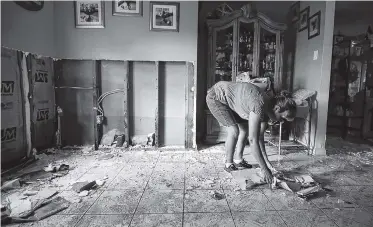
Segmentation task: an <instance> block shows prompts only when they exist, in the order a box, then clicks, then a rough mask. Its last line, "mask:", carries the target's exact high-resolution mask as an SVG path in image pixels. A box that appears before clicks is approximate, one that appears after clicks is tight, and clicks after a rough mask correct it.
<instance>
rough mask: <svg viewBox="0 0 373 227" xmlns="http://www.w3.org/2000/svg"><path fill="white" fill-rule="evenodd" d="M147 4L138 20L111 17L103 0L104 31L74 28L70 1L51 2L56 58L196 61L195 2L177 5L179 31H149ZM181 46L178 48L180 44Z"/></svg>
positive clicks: (135, 18)
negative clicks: (52, 6)
mask: <svg viewBox="0 0 373 227" xmlns="http://www.w3.org/2000/svg"><path fill="white" fill-rule="evenodd" d="M149 3H150V2H149V1H144V2H143V16H142V17H123V16H113V15H112V4H113V2H112V1H105V28H103V29H77V28H75V22H74V3H73V1H56V2H54V4H55V7H54V9H55V10H54V18H55V24H54V25H55V42H56V53H57V56H58V57H59V58H68V59H71V58H73V59H106V60H136V61H196V60H197V23H198V1H181V2H180V31H179V32H168V31H160V32H155V31H150V30H149V27H150V26H149V16H150V14H149ZM180 44H182V45H180Z"/></svg>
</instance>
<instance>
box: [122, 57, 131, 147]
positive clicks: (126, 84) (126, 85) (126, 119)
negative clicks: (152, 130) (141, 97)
mask: <svg viewBox="0 0 373 227" xmlns="http://www.w3.org/2000/svg"><path fill="white" fill-rule="evenodd" d="M129 85H130V83H129V62H128V61H124V93H123V96H124V102H123V110H124V138H125V141H126V142H127V145H130V139H129V136H130V132H129V108H128V106H129V105H128V102H129Z"/></svg>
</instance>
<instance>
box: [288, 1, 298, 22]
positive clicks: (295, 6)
mask: <svg viewBox="0 0 373 227" xmlns="http://www.w3.org/2000/svg"><path fill="white" fill-rule="evenodd" d="M299 11H300V2H296V3H294V4H293V5H292V6H291V7H290V16H291V22H293V23H294V22H297V21H298V20H299Z"/></svg>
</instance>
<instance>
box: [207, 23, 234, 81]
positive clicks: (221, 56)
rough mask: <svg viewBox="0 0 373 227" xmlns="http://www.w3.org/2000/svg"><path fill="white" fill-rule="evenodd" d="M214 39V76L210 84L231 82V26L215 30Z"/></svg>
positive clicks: (232, 58) (232, 60)
mask: <svg viewBox="0 0 373 227" xmlns="http://www.w3.org/2000/svg"><path fill="white" fill-rule="evenodd" d="M215 37H216V38H215V76H214V78H213V81H212V82H213V84H215V83H217V82H219V81H232V76H233V62H234V56H233V25H232V26H230V27H227V28H223V29H219V30H217V31H216V36H215ZM213 84H211V85H213Z"/></svg>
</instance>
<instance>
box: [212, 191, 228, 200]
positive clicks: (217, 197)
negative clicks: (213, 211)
mask: <svg viewBox="0 0 373 227" xmlns="http://www.w3.org/2000/svg"><path fill="white" fill-rule="evenodd" d="M211 197H212V198H213V199H215V200H222V199H224V198H225V195H224V194H221V193H219V192H217V191H213V192H211Z"/></svg>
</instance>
